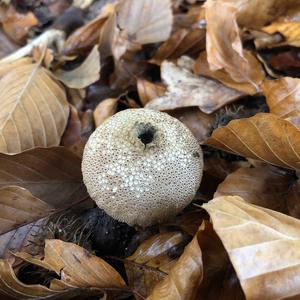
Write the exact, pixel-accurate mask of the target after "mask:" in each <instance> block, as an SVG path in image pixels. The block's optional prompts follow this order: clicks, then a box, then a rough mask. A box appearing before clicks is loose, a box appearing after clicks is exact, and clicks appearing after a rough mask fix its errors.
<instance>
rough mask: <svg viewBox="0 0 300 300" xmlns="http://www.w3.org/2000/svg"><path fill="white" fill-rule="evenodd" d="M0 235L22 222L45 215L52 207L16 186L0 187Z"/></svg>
mask: <svg viewBox="0 0 300 300" xmlns="http://www.w3.org/2000/svg"><path fill="white" fill-rule="evenodd" d="M0 208H1V209H0V235H1V234H2V233H4V232H7V231H9V230H11V229H14V228H15V227H16V226H18V225H20V224H23V223H29V222H30V223H31V222H32V221H34V220H38V219H40V218H42V217H45V216H46V215H47V214H49V213H50V212H51V210H52V207H51V206H50V205H49V204H47V203H46V202H44V201H41V200H40V199H38V198H36V197H34V196H33V195H32V194H31V193H30V192H29V191H28V190H26V189H24V188H22V187H18V186H5V187H2V188H0Z"/></svg>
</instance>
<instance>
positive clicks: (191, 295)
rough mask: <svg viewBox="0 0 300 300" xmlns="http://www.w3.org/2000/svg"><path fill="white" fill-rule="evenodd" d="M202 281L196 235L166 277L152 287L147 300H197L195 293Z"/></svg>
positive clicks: (201, 264)
mask: <svg viewBox="0 0 300 300" xmlns="http://www.w3.org/2000/svg"><path fill="white" fill-rule="evenodd" d="M202 279H203V263H202V254H201V249H200V246H199V242H198V234H196V235H195V237H194V238H193V240H192V241H191V242H190V243H189V244H188V245H187V246H186V247H185V249H184V252H183V254H182V255H181V256H180V258H179V259H178V261H177V262H176V263H175V265H174V266H173V267H172V268H171V270H170V271H169V274H168V276H167V277H166V278H165V279H163V280H162V281H161V282H159V283H158V284H157V285H156V286H155V287H154V289H153V291H152V293H151V295H150V296H149V297H148V298H147V300H156V299H181V300H193V299H199V298H198V296H197V293H198V289H199V286H200V283H201V281H202Z"/></svg>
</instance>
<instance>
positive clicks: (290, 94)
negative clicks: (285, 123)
mask: <svg viewBox="0 0 300 300" xmlns="http://www.w3.org/2000/svg"><path fill="white" fill-rule="evenodd" d="M299 89H300V79H298V78H291V77H283V78H280V79H277V80H265V81H264V82H263V85H262V90H263V93H264V95H265V96H266V101H267V104H268V106H269V109H270V112H271V113H273V114H275V115H277V116H279V117H281V118H283V119H288V118H297V119H299V118H300V92H299Z"/></svg>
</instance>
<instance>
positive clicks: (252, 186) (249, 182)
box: [214, 166, 293, 213]
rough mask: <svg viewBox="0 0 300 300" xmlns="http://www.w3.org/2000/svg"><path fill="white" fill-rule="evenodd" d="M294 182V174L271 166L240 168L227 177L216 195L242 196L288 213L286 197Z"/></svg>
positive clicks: (254, 202)
mask: <svg viewBox="0 0 300 300" xmlns="http://www.w3.org/2000/svg"><path fill="white" fill-rule="evenodd" d="M292 182H293V178H292V176H286V175H285V174H281V173H279V172H278V170H276V169H275V168H272V167H269V166H265V167H260V168H240V169H238V170H236V171H234V172H233V173H231V174H229V175H228V176H227V177H226V179H225V180H224V181H223V182H222V183H221V184H220V185H219V186H218V189H217V191H216V193H215V194H214V197H215V198H216V197H219V196H240V197H242V198H243V199H244V200H245V201H247V202H248V203H251V204H255V205H259V206H262V207H265V208H269V209H272V210H276V211H279V212H282V213H287V205H286V197H287V193H288V190H289V187H290V185H291V184H292Z"/></svg>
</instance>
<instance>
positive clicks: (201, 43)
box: [151, 28, 206, 64]
mask: <svg viewBox="0 0 300 300" xmlns="http://www.w3.org/2000/svg"><path fill="white" fill-rule="evenodd" d="M205 34H206V32H205V29H200V28H192V29H191V30H186V29H181V30H179V31H177V32H175V33H173V34H172V36H171V37H170V38H169V39H168V40H167V41H165V42H164V43H163V44H162V45H161V46H160V47H159V48H158V49H157V51H156V53H155V55H154V57H153V58H152V59H151V62H152V63H156V64H161V63H162V62H163V61H164V60H166V59H168V60H172V59H176V58H179V57H180V56H182V55H190V56H192V55H195V54H198V53H199V52H200V51H201V50H203V49H205Z"/></svg>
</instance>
